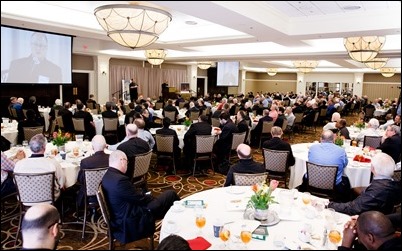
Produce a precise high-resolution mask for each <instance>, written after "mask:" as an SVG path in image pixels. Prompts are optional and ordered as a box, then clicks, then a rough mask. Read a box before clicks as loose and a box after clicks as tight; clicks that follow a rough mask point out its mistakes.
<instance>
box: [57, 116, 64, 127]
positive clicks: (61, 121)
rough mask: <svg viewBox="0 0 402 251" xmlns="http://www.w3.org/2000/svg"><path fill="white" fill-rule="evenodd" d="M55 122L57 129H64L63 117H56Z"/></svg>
mask: <svg viewBox="0 0 402 251" xmlns="http://www.w3.org/2000/svg"><path fill="white" fill-rule="evenodd" d="M56 121H57V125H58V126H59V128H63V129H64V123H63V117H62V116H57V117H56Z"/></svg>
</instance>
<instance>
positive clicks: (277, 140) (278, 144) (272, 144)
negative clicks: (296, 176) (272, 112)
mask: <svg viewBox="0 0 402 251" xmlns="http://www.w3.org/2000/svg"><path fill="white" fill-rule="evenodd" d="M282 134H283V131H282V128H280V127H278V126H273V127H272V128H271V135H272V139H269V140H266V141H264V143H263V144H262V148H267V149H271V150H278V151H288V152H289V155H288V161H287V166H288V167H289V166H293V165H294V164H295V157H294V156H293V152H292V148H291V147H290V144H289V143H288V142H286V141H284V140H282V139H281V138H282Z"/></svg>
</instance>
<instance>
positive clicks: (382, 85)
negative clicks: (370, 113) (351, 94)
mask: <svg viewBox="0 0 402 251" xmlns="http://www.w3.org/2000/svg"><path fill="white" fill-rule="evenodd" d="M398 87H399V88H401V74H399V73H398V74H395V75H394V76H392V77H390V78H386V77H384V76H382V75H381V74H380V73H372V74H371V73H366V74H364V77H363V92H362V95H367V96H368V98H369V100H374V99H375V98H382V99H383V100H384V99H386V98H388V99H393V98H398V97H399V95H400V93H401V89H399V88H398Z"/></svg>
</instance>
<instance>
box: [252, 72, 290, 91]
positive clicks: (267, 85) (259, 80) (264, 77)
mask: <svg viewBox="0 0 402 251" xmlns="http://www.w3.org/2000/svg"><path fill="white" fill-rule="evenodd" d="M296 83H297V74H296V73H278V74H276V75H275V76H269V75H268V74H266V73H265V72H264V73H257V72H247V73H246V79H245V85H246V86H245V93H247V92H250V91H252V92H254V93H255V92H261V91H262V92H277V91H278V92H290V91H293V92H296Z"/></svg>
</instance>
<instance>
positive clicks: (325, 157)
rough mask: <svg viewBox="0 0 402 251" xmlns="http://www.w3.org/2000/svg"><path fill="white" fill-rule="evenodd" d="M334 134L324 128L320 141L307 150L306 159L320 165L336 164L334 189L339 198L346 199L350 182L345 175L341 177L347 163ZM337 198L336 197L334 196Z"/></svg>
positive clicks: (346, 158)
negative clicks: (336, 171) (335, 142)
mask: <svg viewBox="0 0 402 251" xmlns="http://www.w3.org/2000/svg"><path fill="white" fill-rule="evenodd" d="M334 140H335V135H334V133H333V132H332V131H329V130H324V131H323V132H322V134H321V143H320V144H314V145H312V146H311V147H310V149H309V152H308V161H309V162H312V163H315V164H320V165H337V166H338V173H337V174H336V183H335V190H336V194H337V197H338V196H339V197H338V199H339V200H342V201H343V200H348V198H349V192H350V191H349V190H350V184H349V182H348V179H347V177H346V176H345V177H343V176H342V174H343V169H344V168H345V167H346V166H347V165H348V157H347V156H346V152H345V149H343V148H342V147H339V146H337V145H335V144H334ZM335 199H337V198H335Z"/></svg>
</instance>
